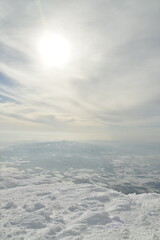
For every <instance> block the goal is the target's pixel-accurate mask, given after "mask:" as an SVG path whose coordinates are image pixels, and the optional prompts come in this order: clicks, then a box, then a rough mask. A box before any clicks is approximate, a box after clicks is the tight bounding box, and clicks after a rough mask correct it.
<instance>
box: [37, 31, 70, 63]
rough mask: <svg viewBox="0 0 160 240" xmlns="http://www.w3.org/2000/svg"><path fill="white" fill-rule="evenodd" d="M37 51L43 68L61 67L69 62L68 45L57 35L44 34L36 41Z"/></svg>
mask: <svg viewBox="0 0 160 240" xmlns="http://www.w3.org/2000/svg"><path fill="white" fill-rule="evenodd" d="M37 50H38V54H39V57H40V60H41V61H42V63H43V64H44V66H48V67H52V66H53V67H62V66H65V65H66V64H67V63H68V62H69V60H70V55H71V48H70V44H69V43H68V41H67V40H66V39H65V38H64V37H62V36H61V35H59V34H55V33H51V32H44V33H43V34H42V35H41V36H40V37H39V39H38V43H37Z"/></svg>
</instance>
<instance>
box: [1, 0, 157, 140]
mask: <svg viewBox="0 0 160 240" xmlns="http://www.w3.org/2000/svg"><path fill="white" fill-rule="evenodd" d="M159 22H160V1H159V0H154V1H150V0H114V1H112V0H92V1H91V0H81V1H75V0H68V1H66V0H27V1H25V0H15V1H13V0H1V2H0V132H1V134H0V141H11V140H12V141H14V140H42V141H43V140H55V139H56V140H57V139H60V140H61V139H65V140H107V141H151V142H154V141H158V142H159V141H160V71H159V69H160V31H159ZM46 33H47V34H50V35H52V36H55V35H56V36H58V37H60V38H61V39H62V40H63V42H64V43H65V44H66V45H67V46H68V49H69V57H68V58H67V57H66V55H65V49H64V48H63V46H62V45H60V46H58V45H56V44H55V43H53V44H50V43H49V44H47V43H46V44H43V45H41V44H40V43H42V40H43V37H46ZM58 41H59V40H58ZM46 51H47V52H46ZM54 51H57V53H56V54H57V55H58V56H57V55H55V54H54ZM49 54H50V55H49ZM60 54H61V55H62V60H63V64H59V63H57V65H56V64H53V62H58V57H59V55H60ZM48 55H49V56H48ZM53 55H54V56H56V58H55V59H53ZM46 58H47V59H46ZM62 60H61V61H62ZM47 61H48V62H47ZM61 61H60V63H61Z"/></svg>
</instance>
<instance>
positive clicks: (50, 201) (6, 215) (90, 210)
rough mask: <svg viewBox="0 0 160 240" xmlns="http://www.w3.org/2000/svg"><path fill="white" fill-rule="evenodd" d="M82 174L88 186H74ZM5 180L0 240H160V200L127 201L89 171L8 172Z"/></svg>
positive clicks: (134, 198) (150, 197) (143, 196)
mask: <svg viewBox="0 0 160 240" xmlns="http://www.w3.org/2000/svg"><path fill="white" fill-rule="evenodd" d="M83 174H84V176H85V178H86V177H88V183H78V182H76V183H75V179H80V178H82V176H83ZM1 175H2V176H1V178H2V180H3V184H4V185H5V187H4V188H3V189H1V229H2V230H1V236H0V239H3V240H5V239H16V240H20V239H21V240H22V239H25V240H28V239H30V240H32V239H34V240H38V239H41V240H42V239H44V240H46V239H48V240H51V239H56V240H61V239H63V240H70V239H72V240H84V239H86V240H88V239H94V240H97V239H109V240H111V239H112V240H113V239H114V240H116V239H117V240H119V239H135V240H138V239H139V240H143V239H145V240H155V239H160V238H159V236H160V229H159V222H160V195H159V194H156V193H149V194H140V195H135V194H129V195H124V194H123V193H120V192H117V191H115V190H112V189H107V188H106V187H104V185H103V183H96V182H93V178H95V177H96V174H95V172H94V171H91V170H86V169H84V170H82V169H81V170H75V169H70V170H69V171H66V172H63V173H61V172H59V171H54V170H50V171H48V170H40V169H39V171H38V172H36V171H34V170H18V169H14V168H9V167H8V169H7V166H6V168H5V171H3V172H2V174H1ZM97 177H98V176H97ZM8 178H9V180H10V182H14V183H15V185H14V187H13V185H12V184H11V185H8V184H7V183H8ZM17 179H20V181H19V183H17ZM6 182H7V183H6ZM5 183H6V184H5Z"/></svg>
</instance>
